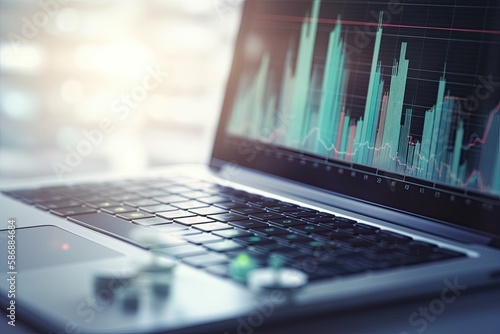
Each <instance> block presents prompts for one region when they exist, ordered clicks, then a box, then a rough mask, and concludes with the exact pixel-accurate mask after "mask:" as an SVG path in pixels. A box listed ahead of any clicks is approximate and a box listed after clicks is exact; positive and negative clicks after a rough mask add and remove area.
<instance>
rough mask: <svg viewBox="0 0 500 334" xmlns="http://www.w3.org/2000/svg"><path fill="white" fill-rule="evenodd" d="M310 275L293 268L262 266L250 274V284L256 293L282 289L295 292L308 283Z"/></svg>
mask: <svg viewBox="0 0 500 334" xmlns="http://www.w3.org/2000/svg"><path fill="white" fill-rule="evenodd" d="M308 281H309V276H308V275H307V274H306V273H304V272H303V271H300V270H297V269H292V268H280V269H275V268H269V267H267V268H260V269H255V270H253V271H252V272H251V273H250V274H249V275H248V286H249V287H250V289H251V290H252V291H254V292H256V293H265V292H270V291H273V290H280V291H284V292H287V293H290V292H293V291H295V290H297V289H299V288H301V287H303V286H305V285H306V284H307V282H308Z"/></svg>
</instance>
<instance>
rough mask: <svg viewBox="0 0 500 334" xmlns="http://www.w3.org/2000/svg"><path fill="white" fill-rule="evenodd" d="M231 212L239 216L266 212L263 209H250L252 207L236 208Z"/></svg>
mask: <svg viewBox="0 0 500 334" xmlns="http://www.w3.org/2000/svg"><path fill="white" fill-rule="evenodd" d="M232 211H234V212H236V213H239V214H242V215H252V214H256V213H264V212H266V211H265V210H263V209H260V208H256V207H252V206H247V207H246V208H236V209H233V210H232Z"/></svg>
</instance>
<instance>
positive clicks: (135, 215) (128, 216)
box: [118, 211, 154, 220]
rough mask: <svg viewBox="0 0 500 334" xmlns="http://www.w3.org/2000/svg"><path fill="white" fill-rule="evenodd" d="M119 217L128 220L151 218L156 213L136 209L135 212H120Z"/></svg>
mask: <svg viewBox="0 0 500 334" xmlns="http://www.w3.org/2000/svg"><path fill="white" fill-rule="evenodd" d="M118 217H120V218H123V219H127V220H132V219H140V218H151V217H154V215H152V214H150V213H147V212H144V211H135V212H126V213H120V214H119V215H118Z"/></svg>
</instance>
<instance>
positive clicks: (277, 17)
mask: <svg viewBox="0 0 500 334" xmlns="http://www.w3.org/2000/svg"><path fill="white" fill-rule="evenodd" d="M257 17H258V18H259V19H263V20H269V21H285V22H304V21H306V22H313V21H316V22H318V23H328V24H337V23H341V24H342V25H357V26H374V27H377V26H378V25H379V23H378V22H363V21H350V20H337V19H324V18H323V19H322V18H318V19H311V18H304V17H302V16H288V15H273V14H258V16H257ZM381 26H382V27H392V28H410V29H430V30H444V31H460V32H473V33H480V34H493V35H500V30H483V29H467V28H452V27H424V26H413V25H406V24H392V23H382V24H381Z"/></svg>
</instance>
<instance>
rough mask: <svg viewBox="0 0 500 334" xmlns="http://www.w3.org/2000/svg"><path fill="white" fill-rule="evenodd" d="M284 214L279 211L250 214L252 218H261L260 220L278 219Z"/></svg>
mask: <svg viewBox="0 0 500 334" xmlns="http://www.w3.org/2000/svg"><path fill="white" fill-rule="evenodd" d="M283 217H284V216H283V215H280V214H279V213H275V212H264V213H256V214H253V215H250V218H254V219H260V220H264V221H267V220H276V219H282V218H283Z"/></svg>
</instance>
